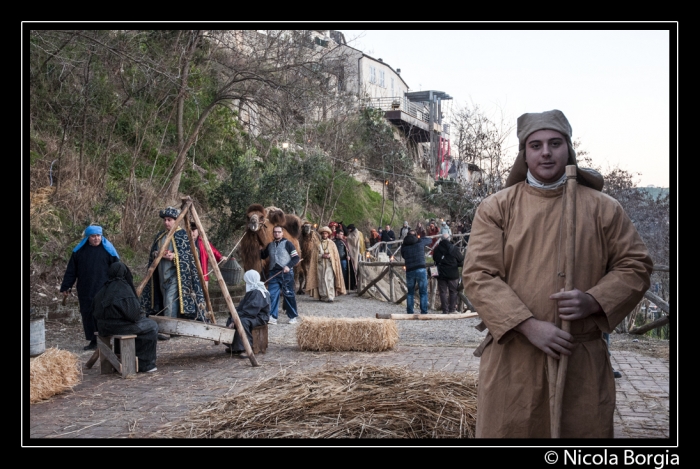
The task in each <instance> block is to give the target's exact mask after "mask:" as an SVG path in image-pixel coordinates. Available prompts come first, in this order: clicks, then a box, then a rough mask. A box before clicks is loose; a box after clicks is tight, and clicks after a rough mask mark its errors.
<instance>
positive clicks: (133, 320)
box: [93, 262, 158, 371]
mask: <svg viewBox="0 0 700 469" xmlns="http://www.w3.org/2000/svg"><path fill="white" fill-rule="evenodd" d="M108 277H109V279H108V281H107V283H106V284H105V285H104V287H102V289H100V291H98V292H97V294H95V299H94V301H93V304H94V309H93V315H94V317H95V320H96V321H97V328H98V329H99V331H100V336H110V335H121V334H125V335H126V334H135V335H136V340H135V341H134V342H135V347H136V350H135V352H136V357H137V358H138V360H139V371H148V370H150V369H152V368H155V366H156V342H157V341H158V324H157V323H156V322H155V321H154V320H153V319H148V318H146V317H144V316H143V315H142V314H141V305H140V302H139V299H138V297H137V296H136V289H135V288H134V284H133V279H132V276H131V272H130V271H129V269H128V268H127V267H126V265H125V264H122V263H121V262H115V263H113V264H112V265H110V266H109V271H108Z"/></svg>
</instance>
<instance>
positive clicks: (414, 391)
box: [150, 365, 477, 438]
mask: <svg viewBox="0 0 700 469" xmlns="http://www.w3.org/2000/svg"><path fill="white" fill-rule="evenodd" d="M476 393H477V380H476V377H475V376H474V375H471V374H465V373H447V372H442V371H430V372H424V371H414V370H408V369H407V368H405V367H396V366H385V367H380V366H367V365H348V366H345V367H342V368H330V367H326V368H324V369H322V370H319V371H315V372H296V373H287V372H281V373H280V374H278V375H277V376H274V377H272V378H270V379H267V380H265V381H262V382H260V383H258V384H256V385H253V386H251V387H249V388H247V389H245V390H244V391H243V392H242V393H240V394H231V395H226V396H224V397H222V398H220V399H217V400H215V401H213V402H211V403H209V404H205V405H202V406H200V407H198V408H196V409H194V410H193V411H191V412H190V414H189V415H188V416H187V417H186V418H185V419H183V420H182V421H179V422H170V423H167V424H165V426H164V427H163V428H161V429H160V430H158V431H156V432H154V433H153V434H151V435H150V437H152V438H474V431H475V427H476Z"/></svg>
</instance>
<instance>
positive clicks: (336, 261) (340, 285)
mask: <svg viewBox="0 0 700 469" xmlns="http://www.w3.org/2000/svg"><path fill="white" fill-rule="evenodd" d="M326 229H328V228H326ZM321 231H322V229H321V230H319V232H321ZM326 241H328V244H327V249H328V253H329V254H330V259H322V258H321V255H322V254H323V240H321V242H320V243H319V244H318V249H317V252H316V261H317V266H318V271H317V272H318V274H317V278H318V281H319V282H321V281H322V280H321V279H323V278H324V269H326V268H331V269H333V280H334V284H335V296H340V295H345V293H346V290H345V281H344V279H343V269H342V267H341V265H340V256H339V255H338V248H336V247H335V243H334V242H333V240H332V239H330V238H328V239H327V240H326ZM326 260H330V261H331V263H330V266H324V264H325V262H323V261H326ZM313 297H314V298H317V299H318V298H321V296H320V294H319V290H318V288H317V289H316V290H315V291H314V292H313Z"/></svg>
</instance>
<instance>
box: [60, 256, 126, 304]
mask: <svg viewBox="0 0 700 469" xmlns="http://www.w3.org/2000/svg"><path fill="white" fill-rule="evenodd" d="M118 260H119V259H118V258H117V257H115V256H113V255H111V254H110V253H108V252H107V251H106V250H105V248H104V247H102V245H99V246H91V245H90V243H85V245H84V246H83V247H81V248H80V249H78V250H77V251H76V252H74V253H73V254H71V256H70V260H69V261H68V267H66V273H65V274H64V275H63V283H61V289H60V291H61V292H64V291H66V290H70V289H71V288H72V287H73V284H74V283H75V282H76V280H77V281H78V283H77V285H76V290H77V291H78V301H79V302H80V311H81V312H86V313H87V312H92V299H93V298H94V297H95V293H97V292H98V290H99V289H100V288H102V286H103V285H104V284H105V282H106V281H107V269H108V268H109V266H110V265H112V264H113V263H114V262H117V261H118Z"/></svg>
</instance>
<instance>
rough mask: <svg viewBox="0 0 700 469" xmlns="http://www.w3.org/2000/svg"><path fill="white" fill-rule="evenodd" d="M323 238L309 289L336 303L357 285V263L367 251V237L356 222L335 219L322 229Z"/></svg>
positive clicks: (315, 255) (314, 254) (313, 261)
mask: <svg viewBox="0 0 700 469" xmlns="http://www.w3.org/2000/svg"><path fill="white" fill-rule="evenodd" d="M318 233H319V234H320V237H321V239H320V241H319V242H318V243H316V245H315V246H314V249H313V252H312V253H311V259H310V264H311V265H312V266H313V267H312V269H311V275H312V276H314V278H313V280H312V282H311V283H308V282H307V291H308V292H309V294H310V295H311V296H313V297H314V298H317V299H319V300H321V301H324V302H327V303H332V302H333V301H334V300H335V298H336V297H337V296H340V295H345V294H346V293H347V292H348V291H353V290H356V289H357V264H358V262H359V259H360V257H361V256H363V255H364V253H365V251H366V247H365V239H364V236H363V235H362V233H361V232H360V230H358V229H357V228H356V227H355V225H353V224H350V225H347V226H344V225H343V224H342V223H334V222H331V223H329V224H328V226H323V227H321V228H319V229H318Z"/></svg>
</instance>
